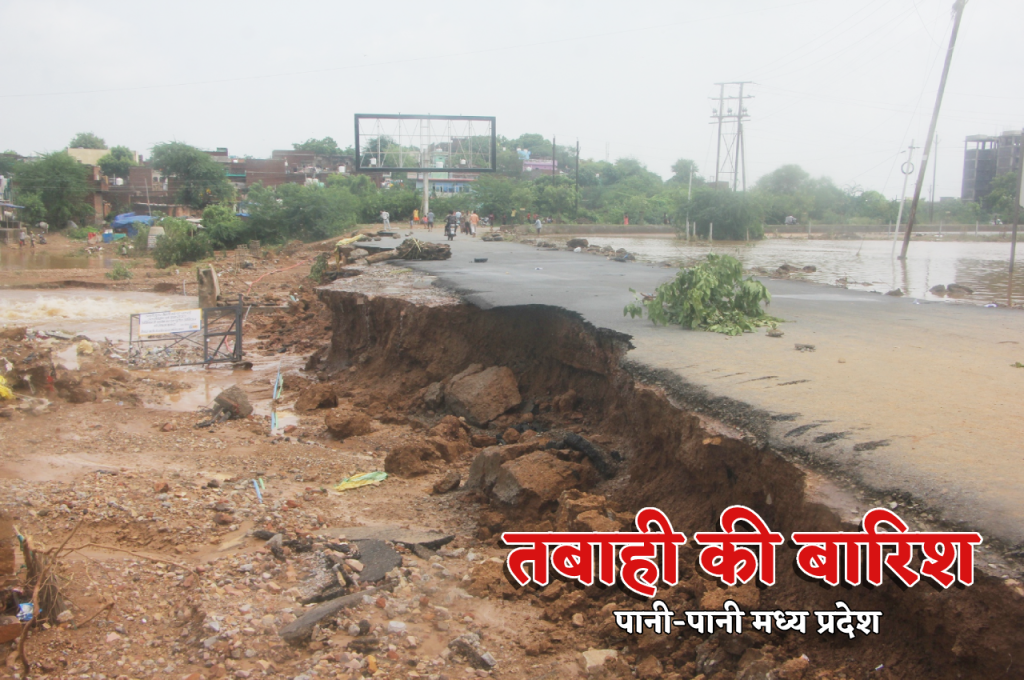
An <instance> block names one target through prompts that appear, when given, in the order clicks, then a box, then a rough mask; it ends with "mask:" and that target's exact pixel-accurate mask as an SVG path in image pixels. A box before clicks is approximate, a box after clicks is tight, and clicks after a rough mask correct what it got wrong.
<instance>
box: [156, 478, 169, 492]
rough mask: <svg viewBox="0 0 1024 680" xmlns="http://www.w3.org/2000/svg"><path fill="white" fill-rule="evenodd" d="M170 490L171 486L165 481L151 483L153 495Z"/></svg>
mask: <svg viewBox="0 0 1024 680" xmlns="http://www.w3.org/2000/svg"><path fill="white" fill-rule="evenodd" d="M170 490H171V485H170V484H168V483H167V482H165V481H159V482H154V483H153V492H154V493H167V492H168V491H170Z"/></svg>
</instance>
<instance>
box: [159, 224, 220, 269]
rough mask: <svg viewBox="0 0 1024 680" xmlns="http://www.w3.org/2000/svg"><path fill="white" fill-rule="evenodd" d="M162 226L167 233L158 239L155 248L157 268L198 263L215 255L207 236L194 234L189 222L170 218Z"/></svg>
mask: <svg viewBox="0 0 1024 680" xmlns="http://www.w3.org/2000/svg"><path fill="white" fill-rule="evenodd" d="M161 224H162V226H163V227H164V230H165V232H166V233H165V235H164V237H163V238H160V239H157V242H156V247H155V248H153V260H154V261H155V262H156V266H157V267H160V268H161V269H162V268H164V267H171V266H173V265H179V264H182V263H184V262H198V261H199V260H202V259H205V258H207V257H210V256H211V255H212V254H213V244H211V243H210V239H209V238H208V237H207V236H206V234H201V233H200V234H193V230H192V229H191V228H190V227H189V225H188V223H187V222H184V221H183V220H175V219H173V218H168V219H165V220H163V221H162V222H161Z"/></svg>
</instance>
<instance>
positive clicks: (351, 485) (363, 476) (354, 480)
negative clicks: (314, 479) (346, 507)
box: [334, 470, 388, 491]
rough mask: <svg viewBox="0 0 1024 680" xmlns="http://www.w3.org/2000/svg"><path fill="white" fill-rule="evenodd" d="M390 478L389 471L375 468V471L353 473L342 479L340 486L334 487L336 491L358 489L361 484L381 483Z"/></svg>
mask: <svg viewBox="0 0 1024 680" xmlns="http://www.w3.org/2000/svg"><path fill="white" fill-rule="evenodd" d="M387 478H388V473H386V472H381V471H380V470H375V471H374V472H362V473H360V474H358V475H352V476H351V477H347V478H345V479H343V480H341V483H340V484H338V486H336V487H334V490H335V491H348V490H349V489H358V488H359V487H361V486H373V485H374V484H380V483H381V482H383V481H384V480H385V479H387Z"/></svg>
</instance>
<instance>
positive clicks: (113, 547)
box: [69, 543, 196, 574]
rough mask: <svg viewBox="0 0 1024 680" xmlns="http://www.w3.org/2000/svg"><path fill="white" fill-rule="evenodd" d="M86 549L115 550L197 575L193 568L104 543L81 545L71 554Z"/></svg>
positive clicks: (73, 549) (72, 550)
mask: <svg viewBox="0 0 1024 680" xmlns="http://www.w3.org/2000/svg"><path fill="white" fill-rule="evenodd" d="M84 548H100V549H102V550H113V551H115V552H123V553H127V554H129V555H132V556H134V557H138V558H140V559H144V560H149V561H150V562H157V563H159V564H169V565H171V566H172V567H177V568H178V569H184V570H185V571H187V572H189V573H190V574H195V573H196V572H195V569H193V568H192V567H188V566H185V565H184V564H179V563H177V562H171V561H170V560H162V559H160V558H158V557H150V556H149V555H143V554H142V553H137V552H132V551H131V550H126V549H124V548H118V547H116V546H113V545H105V544H103V543H86V544H84V545H80V546H78V547H76V548H72V549H71V550H70V551H69V552H78V551H80V550H82V549H84Z"/></svg>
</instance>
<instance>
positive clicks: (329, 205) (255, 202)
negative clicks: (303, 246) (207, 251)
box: [245, 184, 360, 243]
mask: <svg viewBox="0 0 1024 680" xmlns="http://www.w3.org/2000/svg"><path fill="white" fill-rule="evenodd" d="M246 207H247V208H248V211H249V218H248V220H247V221H246V222H245V224H246V226H247V228H248V229H247V237H249V238H258V239H260V240H261V241H264V242H267V243H281V242H283V241H287V240H290V239H300V240H303V241H318V240H321V239H325V238H328V237H332V236H338V235H340V234H342V233H344V232H346V231H348V230H349V229H351V228H352V227H354V226H355V224H356V219H357V216H358V214H359V209H360V199H359V198H357V197H356V196H354V195H353V194H352V193H351V192H350V191H349V190H348V189H346V188H344V187H343V186H340V185H334V186H324V187H321V186H303V185H299V184H282V185H281V186H279V187H277V188H276V189H267V188H265V187H263V186H260V185H256V186H254V187H251V188H250V189H249V195H248V197H247V200H246Z"/></svg>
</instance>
